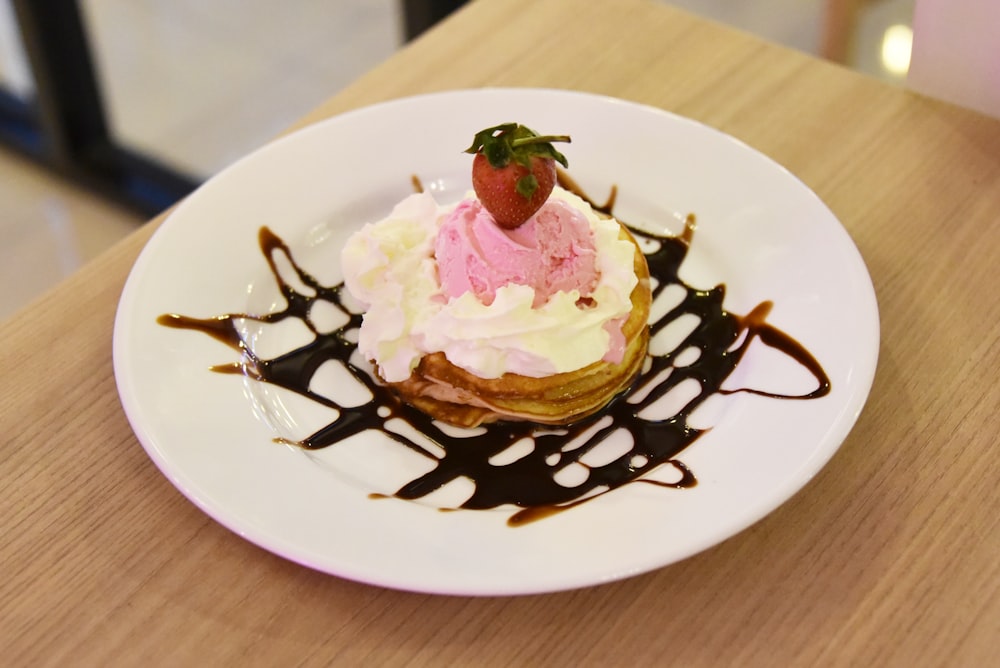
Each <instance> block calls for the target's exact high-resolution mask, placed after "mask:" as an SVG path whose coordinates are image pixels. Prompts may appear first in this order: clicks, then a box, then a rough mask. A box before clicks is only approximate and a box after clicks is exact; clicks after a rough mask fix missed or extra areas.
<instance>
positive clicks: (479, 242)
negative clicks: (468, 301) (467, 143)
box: [434, 198, 599, 307]
mask: <svg viewBox="0 0 1000 668" xmlns="http://www.w3.org/2000/svg"><path fill="white" fill-rule="evenodd" d="M434 254H435V257H436V259H437V264H438V276H439V279H440V281H441V288H442V290H443V292H444V294H445V295H446V296H448V297H451V298H456V297H460V296H462V295H463V294H464V293H466V292H469V291H471V292H473V293H474V294H475V295H476V297H478V298H479V301H481V302H482V303H483V304H485V305H487V306H489V305H490V304H492V303H493V300H494V299H495V298H496V292H497V289H498V288H501V287H503V286H505V285H510V284H516V285H526V286H529V287H531V288H533V289H534V291H535V295H534V300H533V304H532V305H533V306H534V307H538V306H541V305H542V304H544V303H545V302H547V301H548V299H549V297H551V296H552V295H553V294H555V293H557V292H570V291H572V290H576V291H578V293H579V297H589V296H590V295H591V293H592V292H593V290H594V287H595V286H596V285H597V282H598V278H599V272H598V269H597V252H596V250H595V247H594V234H593V232H592V231H591V229H590V223H589V222H588V221H587V219H586V217H585V216H584V215H583V214H582V213H580V212H579V211H578V210H576V209H574V208H573V207H571V206H570V205H569V204H567V203H566V202H565V201H563V200H560V199H555V198H553V199H551V200H549V201H548V202H546V204H545V205H543V206H542V208H541V209H540V210H539V211H538V212H537V213H536V214H535V215H534V216H532V217H531V218H529V219H528V221H527V222H525V223H524V224H522V225H520V226H519V227H517V228H515V229H513V230H505V229H503V228H501V227H499V226H498V225H497V224H496V223H495V222H494V220H493V217H492V216H491V215H490V214H489V213H488V212H487V211H486V210H485V208H484V207H483V206H482V204H481V203H480V202H479V200H477V199H466V200H463V201H462V202H461V203H459V204H458V206H457V207H456V208H455V209H454V210H453V211H452V212H451V214H450V215H449V216H448V217H447V218H446V219H445V220H444V221H443V223H442V224H441V228H440V230H439V231H438V236H437V241H436V242H435V247H434Z"/></svg>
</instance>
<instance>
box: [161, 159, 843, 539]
mask: <svg viewBox="0 0 1000 668" xmlns="http://www.w3.org/2000/svg"><path fill="white" fill-rule="evenodd" d="M560 182H561V183H562V185H563V187H566V188H567V189H569V190H574V191H576V192H577V194H580V195H582V193H581V192H580V191H579V188H577V187H576V186H575V184H573V183H572V181H570V180H568V178H566V177H565V175H561V179H560ZM615 192H616V191H615V190H612V193H611V196H610V197H609V199H608V202H607V203H606V204H605V205H603V206H597V205H595V209H598V210H601V211H604V212H605V213H610V210H611V208H612V206H613V203H614V199H615ZM588 201H589V200H588ZM591 204H593V203H591ZM694 227H695V226H694V217H693V216H689V217H688V219H687V221H686V225H685V230H684V232H683V233H682V234H681V235H678V236H662V235H654V234H650V233H648V232H644V231H642V230H639V229H635V228H632V227H629V229H630V231H631V232H632V234H633V235H634V236H635V237H636V238H637V239H638V240H639V241H640V243H641V245H642V246H643V247H644V248H647V249H649V250H646V251H645V253H646V260H647V263H648V264H649V270H650V277H651V278H652V279H653V285H654V287H653V299H654V301H655V299H656V297H657V295H659V294H660V293H661V292H662V291H663V290H664V289H666V288H667V287H668V286H678V285H679V286H681V287H682V288H683V290H684V296H683V298H682V299H681V300H680V303H679V304H677V305H676V306H675V307H673V308H672V309H670V310H669V311H667V312H666V313H665V314H663V315H662V316H661V317H659V318H657V319H656V320H655V321H652V322H650V323H649V327H650V336H651V338H652V337H654V336H655V335H656V334H657V332H659V331H660V330H661V329H663V328H664V327H666V326H667V325H668V324H669V323H671V322H673V321H674V320H675V319H677V318H679V317H681V316H682V315H684V314H690V315H693V316H695V317H697V319H698V324H697V326H696V327H695V328H694V330H693V331H692V332H691V333H690V334H689V335H688V336H687V338H686V339H685V340H684V341H683V343H682V344H681V345H679V346H678V347H676V349H675V350H674V351H672V352H669V353H666V354H662V355H653V354H650V355H649V356H648V358H647V360H646V364H645V366H644V368H643V371H642V372H641V373H640V375H639V376H638V378H637V379H636V381H635V382H634V383H633V385H632V387H631V388H630V389H629V390H628V391H626V392H624V393H622V394H621V395H619V396H618V397H616V398H615V399H614V400H612V401H611V403H609V404H608V405H607V406H606V407H605V408H604V409H603V410H602V411H600V412H598V413H597V414H595V415H593V416H590V417H588V418H585V419H582V420H580V421H579V422H576V423H574V424H570V425H567V426H565V427H549V426H545V427H543V426H539V425H535V424H530V423H522V422H498V423H494V424H489V425H483V426H481V427H478V428H477V435H475V436H468V435H465V436H456V435H455V429H454V428H447V429H443V428H442V427H441V426H440V425H439V424H438V423H437V422H436V421H434V420H433V419H431V418H430V417H429V416H427V415H426V414H424V413H422V412H420V411H418V410H416V409H414V408H412V407H411V406H408V405H406V404H405V403H403V402H401V401H400V400H399V399H398V398H397V397H396V395H395V394H393V393H392V392H391V391H389V390H388V389H387V388H386V387H384V386H383V385H381V384H380V383H379V382H377V381H376V379H375V378H374V377H373V376H372V374H371V373H370V372H369V371H368V370H366V369H364V368H361V367H359V366H357V365H355V364H354V363H353V362H352V354H353V353H354V352H355V350H356V348H357V346H356V344H355V343H353V342H352V340H356V336H352V332H353V333H354V334H356V331H355V330H357V328H358V327H360V325H361V319H362V315H361V314H360V313H354V312H352V311H351V310H350V309H349V308H348V307H347V306H346V305H345V301H344V300H343V299H342V295H343V294H344V290H345V288H344V285H343V283H340V284H338V285H333V286H327V285H322V284H320V283H319V282H318V281H317V280H316V279H315V278H313V276H311V275H310V274H309V273H308V272H306V271H305V270H304V269H303V268H302V267H300V266H299V265H298V264H296V262H295V259H294V257H293V256H292V252H291V250H290V248H289V247H288V245H287V244H286V243H285V242H284V241H283V240H282V239H280V238H279V237H278V236H276V235H275V234H274V233H273V232H272V231H271V230H269V229H268V228H266V227H264V228H261V229H260V231H259V234H258V241H259V244H260V249H261V252H262V253H263V255H264V257H265V259H266V260H267V263H268V265H269V267H270V270H271V273H272V274H273V276H274V279H275V281H276V282H277V285H278V287H279V289H280V291H281V294H282V295H283V296H284V299H285V301H286V306H285V308H284V309H282V310H280V311H276V312H273V313H267V314H263V315H257V314H248V313H229V314H223V315H219V316H216V317H213V318H192V317H188V316H184V315H176V314H166V315H162V316H160V317H159V318H158V319H157V322H159V323H160V324H161V325H164V326H167V327H175V328H180V329H189V330H195V331H200V332H203V333H205V334H208V335H210V336H212V337H213V338H215V339H217V340H219V341H221V342H223V343H225V344H226V345H228V346H229V347H231V348H233V349H234V350H237V351H238V352H240V354H241V359H240V360H239V361H235V362H231V363H227V364H221V365H217V366H214V367H212V370H213V371H216V372H219V373H235V374H245V375H247V376H248V377H250V378H251V379H253V380H255V381H259V382H263V383H270V384H273V385H277V386H280V387H283V388H286V389H288V390H291V391H293V392H296V393H298V394H301V395H303V396H306V397H308V398H310V399H312V400H313V401H316V402H318V403H320V404H322V405H325V406H328V407H331V408H334V409H336V411H337V414H338V416H337V418H336V419H335V420H334V421H333V422H331V423H329V424H328V425H326V426H325V427H323V428H322V429H320V430H318V431H317V432H315V433H313V434H311V435H309V436H307V437H306V438H304V439H302V440H301V441H295V442H291V443H292V444H293V445H296V446H298V447H301V448H304V449H306V450H316V449H320V448H327V447H335V446H336V445H337V443H339V442H341V441H343V440H344V439H347V438H349V437H351V436H353V435H355V434H358V433H360V432H365V431H369V430H371V431H377V432H381V433H382V434H384V435H385V436H386V437H388V438H389V439H392V440H393V441H395V442H397V443H398V444H399V445H400V447H406V448H409V449H411V450H413V451H414V452H417V453H419V454H421V455H423V456H425V457H427V458H429V459H431V460H433V461H435V462H436V463H435V465H434V467H433V468H432V469H431V470H430V471H429V472H427V473H425V474H423V475H420V476H418V477H416V478H414V479H413V480H411V481H410V482H408V483H407V484H405V485H403V486H402V487H401V488H400V489H399V490H397V491H396V492H395V494H394V495H393V496H395V497H397V498H400V499H410V500H413V499H419V498H422V497H425V496H427V495H428V494H430V493H431V492H434V491H435V490H437V489H439V488H441V487H442V486H444V485H445V484H447V483H449V482H451V481H453V480H455V479H457V478H459V477H463V478H466V479H468V480H471V481H472V482H473V483H474V491H473V492H472V495H471V496H470V497H469V498H468V499H467V500H466V501H465V502H464V503H462V504H461V505H460V508H463V509H470V510H482V509H489V508H497V507H499V506H505V505H508V504H511V505H513V506H517V507H518V510H517V511H516V512H514V513H513V515H511V516H510V518H509V519H508V524H509V525H511V526H517V525H521V524H525V523H527V522H531V521H534V520H538V519H541V518H544V517H547V516H549V515H552V514H554V513H557V512H560V511H563V510H566V509H568V508H572V507H573V506H576V505H579V504H580V503H583V502H585V501H587V500H590V499H592V498H594V497H596V496H599V495H602V494H606V493H608V492H611V491H613V490H615V489H618V488H619V487H622V486H623V485H628V484H632V483H645V484H654V485H660V486H664V487H675V488H686V487H691V486H693V485H695V484H696V483H697V480H696V478H695V475H694V474H693V472H692V471H690V470H689V469H688V467H687V466H685V465H684V463H683V462H681V461H680V460H679V459H677V456H678V455H679V454H680V453H681V452H682V451H684V449H685V448H687V447H688V446H689V445H691V443H693V442H694V441H695V439H697V438H698V437H699V436H700V435H701V434H702V433H703V430H699V429H695V428H692V427H690V426H689V425H688V417H689V416H690V415H691V413H692V412H693V411H694V410H695V409H696V408H698V407H699V406H700V405H702V404H703V403H704V402H705V400H707V399H708V398H709V397H711V396H712V395H714V394H723V393H725V394H729V393H733V392H750V393H755V394H760V395H764V396H767V397H772V398H776V399H777V398H780V399H814V398H818V397H822V396H824V395H826V394H828V393H829V391H830V381H829V378H828V377H827V375H826V373H825V372H824V371H823V368H822V366H821V365H820V364H819V362H818V361H817V360H816V359H815V358H814V357H813V356H812V355H811V354H810V353H809V351H808V350H806V348H805V347H803V346H802V345H801V344H799V343H798V342H797V341H796V340H795V339H793V338H792V337H791V336H789V335H788V334H786V333H784V332H782V331H781V330H779V329H777V328H776V327H774V326H773V325H771V324H769V323H768V322H767V321H766V317H767V314H768V312H769V311H770V307H771V303H770V302H763V303H761V304H760V305H759V306H758V307H757V308H755V309H753V310H752V311H751V312H750V313H749V314H748V315H745V316H738V315H734V314H732V313H729V312H727V311H726V310H725V309H724V308H723V298H724V296H725V288H724V286H721V285H720V286H716V287H714V288H712V289H709V290H699V289H696V288H694V287H691V286H689V285H686V284H685V283H683V281H681V279H680V278H679V275H678V274H679V271H680V267H681V264H682V262H683V261H684V258H685V256H686V255H687V251H688V248H689V246H690V244H691V241H692V237H693V234H694ZM279 254H280V255H283V256H284V257H285V258H286V259H287V260H288V262H289V263H290V265H291V266H292V267H293V269H294V271H295V273H296V274H297V276H298V279H299V280H300V281H301V282H302V284H304V285H305V286H306V287H307V288H309V291H310V292H312V294H303V293H302V292H299V291H298V290H296V289H295V288H294V287H293V286H292V285H290V284H289V283H288V282H286V281H285V280H284V279H283V278H282V276H281V274H280V273H279V271H278V267H277V264H276V261H275V258H276V257H277V256H278V255H279ZM318 302H327V303H329V304H332V305H333V306H334V307H336V308H337V309H339V310H340V311H341V312H342V313H343V314H344V315H345V316H346V319H347V322H346V323H345V324H344V325H342V326H341V327H340V328H338V329H336V330H335V331H332V332H319V331H318V330H317V328H316V327H315V326H314V325H313V323H312V321H311V320H310V316H309V314H310V309H311V308H312V307H313V305H315V304H316V303H318ZM288 318H295V319H298V320H300V321H302V322H303V323H305V325H306V326H307V327H308V328H309V329H310V330H311V331H312V333H313V334H314V338H313V340H312V341H311V342H310V343H308V344H306V345H303V346H301V347H298V348H295V349H293V350H289V351H288V352H286V353H284V354H282V355H280V356H278V357H275V358H272V359H261V358H260V357H258V356H257V355H255V354H254V352H253V351H252V350H250V349H249V348H248V346H246V344H245V343H244V341H243V339H242V338H241V336H240V334H239V333H238V331H237V328H236V323H237V321H239V320H243V319H249V320H255V321H260V322H266V323H274V322H279V321H282V320H285V319H288ZM755 339H756V340H759V341H760V342H761V343H763V344H765V345H767V346H770V347H772V348H775V349H777V350H778V351H780V352H782V353H784V354H785V355H787V356H788V357H790V358H791V359H793V360H795V361H796V362H797V363H798V364H800V365H801V366H802V367H803V368H804V369H805V370H807V371H808V372H809V373H810V374H811V375H812V376H813V377H814V378H815V380H816V388H815V389H814V390H812V391H811V392H809V393H807V394H804V395H792V396H789V395H781V394H776V393H771V392H763V391H760V390H755V389H752V388H743V389H739V390H723V389H722V385H723V382H724V381H725V380H726V379H727V378H728V377H729V376H730V374H731V373H732V372H733V371H734V369H736V367H737V365H738V364H739V362H740V360H741V359H742V358H743V355H744V353H745V352H746V350H747V348H748V346H749V345H750V343H751V342H752V341H753V340H755ZM692 348H694V349H697V351H698V355H697V359H695V360H694V361H693V362H689V361H688V360H684V362H683V364H675V363H676V362H678V356H679V355H680V354H682V353H685V351H689V350H690V349H692ZM685 355H686V356H688V357H690V356H692V355H691V353H689V352H688V353H685ZM330 360H336V361H338V362H339V363H340V364H343V365H344V368H346V369H347V370H348V371H349V372H350V374H351V375H352V376H353V377H354V378H355V379H356V380H357V382H359V383H361V384H362V385H364V386H365V387H367V388H368V390H369V391H370V392H371V396H372V399H371V400H370V401H368V402H367V403H365V404H363V405H361V406H356V407H344V406H340V405H338V404H337V403H336V402H335V401H333V400H331V399H329V398H327V397H324V396H321V395H319V394H317V393H315V392H312V391H311V390H310V389H309V386H310V381H311V380H312V378H313V374H315V373H316V371H317V369H319V367H320V366H321V365H323V364H324V363H325V362H327V361H330ZM691 379H693V380H694V381H696V382H697V383H698V385H699V386H700V388H701V390H700V392H698V394H697V396H695V397H694V398H693V399H691V400H690V401H688V402H687V404H686V405H685V406H684V407H683V408H682V409H680V410H679V411H678V412H676V413H675V414H673V415H671V416H669V417H666V418H662V419H650V418H648V417H646V418H643V417H640V415H641V414H643V413H644V409H647V408H649V407H650V406H652V405H653V404H655V403H656V401H657V400H658V399H661V398H662V397H663V396H664V395H666V394H667V393H668V392H669V391H670V390H671V389H673V388H675V387H677V386H678V385H680V384H681V383H682V382H684V381H686V380H691ZM392 418H397V419H402V420H405V421H406V422H407V423H409V425H411V426H412V427H413V428H415V429H416V430H418V431H419V432H420V433H422V434H423V435H424V436H425V437H426V438H428V439H429V440H430V441H433V442H434V443H436V444H438V445H439V446H440V447H441V449H442V450H443V452H444V455H443V456H441V455H440V454H438V453H432V452H431V451H430V450H428V449H427V448H425V447H424V446H422V445H420V444H418V443H417V442H415V441H414V440H412V439H410V438H407V437H406V436H403V435H400V434H399V433H396V432H395V431H390V430H388V429H386V427H385V425H386V422H387V421H388V420H390V419H392ZM479 432H481V433H479ZM613 434H615V438H621V437H623V436H625V437H628V439H629V440H630V442H631V446H630V448H629V450H628V451H627V452H624V454H621V456H619V457H617V458H616V459H615V460H614V461H611V462H607V463H603V464H601V465H588V464H586V463H585V462H584V461H583V459H584V457H585V455H586V454H587V453H588V452H591V451H592V450H594V449H595V448H597V447H598V446H599V445H600V444H601V443H603V442H605V440H606V439H609V438H611V437H612V435H613ZM522 439H530V441H531V442H532V443H533V448H531V449H530V452H528V453H527V454H525V455H523V456H521V457H520V458H518V459H516V460H515V461H513V462H510V463H505V464H502V465H498V464H494V463H491V462H490V460H491V458H493V457H494V456H495V455H498V454H499V453H502V452H503V451H505V450H506V449H507V448H508V447H510V446H511V445H513V444H514V443H518V442H519V441H521V440H522ZM275 440H276V441H278V442H281V443H289V441H287V440H284V439H275ZM567 446H571V447H569V449H567ZM569 466H575V467H579V466H583V467H584V468H585V470H586V476H585V479H584V480H583V481H582V482H579V484H574V485H572V486H566V485H565V484H561V483H560V482H559V481H558V480H557V478H558V474H559V473H560V472H561V471H563V470H564V469H566V468H567V467H569ZM661 467H671V468H672V469H674V470H675V472H676V475H677V476H678V479H677V480H676V482H671V483H665V482H660V481H658V480H652V479H650V478H647V477H646V476H647V475H648V474H650V473H651V472H653V471H654V470H655V469H660V468H661ZM370 496H371V497H372V498H379V497H382V496H384V495H380V494H372V495H370Z"/></svg>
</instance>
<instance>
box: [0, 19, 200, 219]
mask: <svg viewBox="0 0 1000 668" xmlns="http://www.w3.org/2000/svg"><path fill="white" fill-rule="evenodd" d="M12 4H13V7H14V11H15V16H16V18H17V23H18V27H19V28H20V31H21V38H22V40H23V42H24V47H25V52H26V55H27V58H28V63H29V65H30V67H31V73H32V76H33V78H34V84H35V95H34V98H33V99H32V100H27V101H26V100H22V99H20V98H17V97H15V96H14V95H12V94H10V93H8V92H5V91H3V90H0V141H2V142H4V143H5V144H7V145H8V146H9V147H11V148H14V149H17V150H19V151H21V152H22V153H24V154H26V155H28V156H30V157H32V158H34V159H36V160H38V161H40V162H42V163H43V164H45V165H46V166H48V167H50V168H52V169H53V170H55V171H56V172H58V173H59V174H61V175H63V176H65V177H67V178H69V179H71V180H73V181H75V182H77V183H80V184H81V185H83V186H85V187H88V188H91V189H93V190H96V191H98V192H99V193H101V194H104V195H106V196H109V197H112V198H114V199H117V200H119V201H121V202H122V203H124V204H127V205H129V206H131V207H133V208H136V209H138V210H139V211H140V212H142V213H143V214H146V215H152V214H154V213H158V212H159V211H161V210H163V209H164V208H166V207H168V206H170V205H171V204H173V203H175V202H176V201H177V200H179V199H181V198H183V197H184V196H185V195H187V194H188V193H190V192H191V191H192V190H194V189H195V188H196V187H197V186H198V185H199V183H198V181H197V180H195V179H193V178H191V177H189V176H186V175H182V174H179V173H177V172H176V171H174V170H172V169H169V168H168V167H166V166H164V165H162V164H159V163H158V162H156V161H155V160H153V159H151V158H149V157H147V156H143V155H140V154H138V153H136V152H134V151H132V150H129V149H128V148H126V147H124V146H121V145H120V144H118V143H116V142H115V140H114V137H113V134H112V132H111V130H110V128H109V127H108V123H107V120H106V119H107V116H106V114H105V110H104V104H103V101H102V97H101V91H100V85H99V82H98V80H97V75H96V72H95V69H94V65H93V60H92V57H91V51H90V45H89V41H88V39H87V33H86V27H85V26H84V22H83V17H82V14H81V11H80V7H79V5H78V2H77V0H12Z"/></svg>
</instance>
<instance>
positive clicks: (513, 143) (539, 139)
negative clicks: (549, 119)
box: [510, 135, 570, 148]
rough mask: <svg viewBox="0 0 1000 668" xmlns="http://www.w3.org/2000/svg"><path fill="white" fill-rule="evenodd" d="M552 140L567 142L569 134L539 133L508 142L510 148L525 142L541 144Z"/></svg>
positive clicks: (523, 144)
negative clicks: (539, 134)
mask: <svg viewBox="0 0 1000 668" xmlns="http://www.w3.org/2000/svg"><path fill="white" fill-rule="evenodd" d="M554 141H563V142H569V141H570V138H569V135H541V136H535V137H521V138H519V139H512V140H511V142H510V146H511V148H517V147H518V146H525V145H527V144H543V143H548V142H554Z"/></svg>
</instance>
